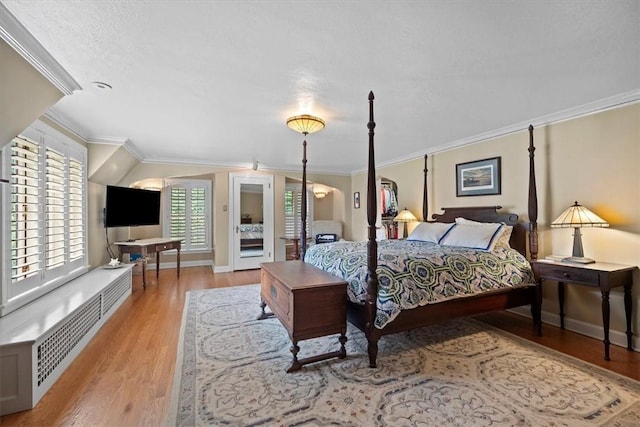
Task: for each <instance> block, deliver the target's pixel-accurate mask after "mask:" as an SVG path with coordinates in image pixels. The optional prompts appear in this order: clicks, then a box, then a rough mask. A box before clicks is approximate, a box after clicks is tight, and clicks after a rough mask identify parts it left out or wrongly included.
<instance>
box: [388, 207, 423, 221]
mask: <svg viewBox="0 0 640 427" xmlns="http://www.w3.org/2000/svg"><path fill="white" fill-rule="evenodd" d="M393 220H394V221H398V222H413V221H417V220H418V218H416V217H415V215H414V214H412V213H411V211H410V210H408V209H407V208H404V209H403V210H401V211H400V213H398V215H396V217H395V218H393Z"/></svg>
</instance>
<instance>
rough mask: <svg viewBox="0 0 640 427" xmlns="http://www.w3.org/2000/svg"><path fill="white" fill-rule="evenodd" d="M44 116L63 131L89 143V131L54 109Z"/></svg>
mask: <svg viewBox="0 0 640 427" xmlns="http://www.w3.org/2000/svg"><path fill="white" fill-rule="evenodd" d="M44 116H45V117H46V118H48V119H49V120H51V121H52V122H54V123H55V124H57V125H58V126H60V127H61V128H62V129H64V130H66V131H67V132H69V133H71V134H73V135H75V136H76V137H77V138H79V139H80V140H81V141H83V142H87V130H86V129H84V128H83V127H82V126H80V125H78V124H77V123H74V122H72V121H71V120H69V119H67V118H66V117H64V116H63V115H62V114H60V113H59V112H58V111H57V110H56V109H55V108H54V107H50V108H49V109H48V110H47V112H46V113H44Z"/></svg>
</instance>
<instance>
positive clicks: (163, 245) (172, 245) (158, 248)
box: [153, 242, 180, 252]
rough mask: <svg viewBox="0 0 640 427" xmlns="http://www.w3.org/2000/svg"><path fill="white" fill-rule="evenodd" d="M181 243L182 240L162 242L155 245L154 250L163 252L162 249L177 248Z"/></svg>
mask: <svg viewBox="0 0 640 427" xmlns="http://www.w3.org/2000/svg"><path fill="white" fill-rule="evenodd" d="M179 244H180V242H171V243H160V244H158V245H156V246H155V249H154V251H153V252H162V251H166V250H168V249H176V248H178V245H179Z"/></svg>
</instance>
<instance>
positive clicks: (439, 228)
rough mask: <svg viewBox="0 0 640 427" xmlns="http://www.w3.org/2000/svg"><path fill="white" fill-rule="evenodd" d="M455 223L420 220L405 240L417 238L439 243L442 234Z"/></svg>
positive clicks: (422, 240)
mask: <svg viewBox="0 0 640 427" xmlns="http://www.w3.org/2000/svg"><path fill="white" fill-rule="evenodd" d="M453 226H455V224H453V223H444V222H421V223H420V224H418V226H417V227H416V228H415V229H414V230H413V231H412V232H411V234H410V235H409V237H407V240H419V241H421V242H431V243H440V239H442V236H444V235H445V234H447V231H449V230H450V229H451V228H452V227H453Z"/></svg>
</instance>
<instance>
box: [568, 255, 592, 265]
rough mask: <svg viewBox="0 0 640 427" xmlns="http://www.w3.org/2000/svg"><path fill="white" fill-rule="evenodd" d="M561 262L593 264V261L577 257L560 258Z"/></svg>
mask: <svg viewBox="0 0 640 427" xmlns="http://www.w3.org/2000/svg"><path fill="white" fill-rule="evenodd" d="M562 262H568V263H571V264H593V263H594V262H595V260H592V259H591V258H585V257H579V256H568V257H566V258H562Z"/></svg>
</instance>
